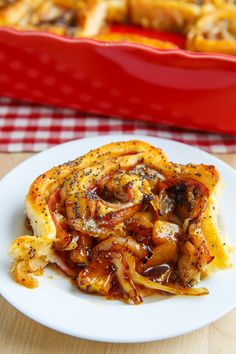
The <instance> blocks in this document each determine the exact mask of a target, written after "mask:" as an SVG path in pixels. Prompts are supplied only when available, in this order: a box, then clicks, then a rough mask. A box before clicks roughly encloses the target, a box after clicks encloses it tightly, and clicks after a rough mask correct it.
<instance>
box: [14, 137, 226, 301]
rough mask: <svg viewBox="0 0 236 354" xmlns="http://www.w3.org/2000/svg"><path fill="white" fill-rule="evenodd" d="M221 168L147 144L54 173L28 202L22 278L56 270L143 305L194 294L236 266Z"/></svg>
mask: <svg viewBox="0 0 236 354" xmlns="http://www.w3.org/2000/svg"><path fill="white" fill-rule="evenodd" d="M221 187H222V182H221V179H220V176H219V173H218V171H217V170H216V168H215V167H214V166H210V165H209V166H208V165H203V164H200V165H193V164H188V165H179V164H175V163H172V162H170V161H169V160H168V158H167V156H166V155H165V154H164V153H163V151H162V150H160V149H158V148H155V147H153V146H151V145H149V144H147V143H145V142H141V141H129V142H117V143H112V144H109V145H105V146H102V147H100V148H98V149H95V150H92V151H90V152H89V153H87V154H86V155H84V156H82V157H79V158H77V159H76V160H74V161H70V162H68V163H65V164H63V165H60V166H57V167H54V168H52V169H51V170H49V171H47V172H45V173H43V174H42V175H40V176H39V177H38V178H36V180H35V181H34V182H33V183H32V185H31V186H30V189H29V191H28V194H27V196H26V200H25V209H26V215H27V217H28V220H29V223H30V225H31V228H32V235H24V236H20V237H18V238H17V239H16V240H15V241H14V242H13V243H12V245H11V247H10V255H11V256H12V257H13V264H12V269H11V272H12V275H13V277H14V279H15V280H16V281H17V282H18V283H20V284H22V285H24V286H26V287H29V288H34V287H36V286H37V285H38V281H37V280H36V279H35V277H34V276H35V275H40V274H42V272H43V269H44V268H45V267H46V266H47V265H48V264H50V263H51V264H55V265H56V266H57V267H58V268H59V269H60V270H61V271H62V272H63V273H65V274H66V275H67V276H68V277H70V278H71V279H72V280H73V284H74V285H75V286H76V287H78V288H79V289H80V290H82V291H84V292H86V293H96V294H100V295H103V296H106V297H107V298H108V299H120V300H123V301H125V302H128V303H132V304H138V303H141V302H142V297H143V296H147V295H150V294H153V293H159V294H182V295H205V294H207V293H208V290H207V289H205V288H194V287H193V286H194V285H196V284H197V283H199V281H200V280H201V279H203V278H204V277H206V276H207V275H208V274H209V273H210V272H211V271H213V270H215V269H219V268H220V269H224V268H227V267H228V266H229V265H230V261H229V253H228V246H227V245H226V244H225V241H224V240H223V238H222V236H221V235H220V233H219V230H218V228H217V218H216V217H217V197H218V195H219V192H220V190H221Z"/></svg>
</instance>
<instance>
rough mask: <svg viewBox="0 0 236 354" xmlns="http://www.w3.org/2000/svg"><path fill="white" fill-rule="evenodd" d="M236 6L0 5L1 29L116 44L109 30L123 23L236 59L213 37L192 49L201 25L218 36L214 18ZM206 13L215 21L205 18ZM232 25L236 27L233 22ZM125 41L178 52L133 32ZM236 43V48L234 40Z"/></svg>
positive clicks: (150, 1) (116, 0)
mask: <svg viewBox="0 0 236 354" xmlns="http://www.w3.org/2000/svg"><path fill="white" fill-rule="evenodd" d="M235 4H236V3H235V0H68V1H67V0H35V1H34V0H12V1H9V0H6V1H4V0H2V1H1V2H0V25H2V26H10V27H14V28H17V29H23V30H40V31H46V32H52V33H56V34H59V35H64V36H68V37H95V39H97V40H106V41H113V40H114V39H115V40H118V37H117V36H118V35H117V36H114V37H112V36H111V35H110V33H109V25H110V24H112V23H125V24H129V25H130V26H141V27H145V28H149V29H154V30H158V31H163V30H164V31H171V32H180V33H182V34H185V35H187V37H188V40H187V45H186V48H187V49H189V50H196V51H216V52H220V53H227V54H235V51H234V49H233V48H232V47H233V45H231V44H230V45H229V47H228V49H225V47H224V45H218V46H215V44H214V43H211V41H212V39H211V36H209V37H208V41H209V45H208V46H205V45H203V46H202V45H196V46H195V45H194V44H192V38H193V37H195V35H194V33H195V32H196V31H197V32H199V27H201V25H202V24H204V26H205V24H206V23H207V22H208V21H209V27H210V26H213V28H211V29H210V32H211V33H213V32H217V33H220V32H221V31H222V21H215V20H212V19H213V18H215V17H217V16H218V15H217V14H218V9H221V10H223V11H229V12H230V11H232V12H234V11H236V6H235ZM208 14H209V16H212V17H206V16H207V15H208ZM230 22H231V24H232V26H234V24H233V19H231V20H230ZM229 32H230V31H229ZM208 33H209V31H208ZM106 35H107V36H108V37H107V38H106V37H105V36H106ZM129 37H130V38H129ZM124 39H125V40H126V41H127V40H129V41H130V42H134V41H135V42H139V43H142V44H145V45H149V46H151V47H155V48H162V49H173V48H176V46H175V45H174V44H173V45H172V46H171V44H170V43H168V45H167V46H166V45H165V44H164V43H163V41H159V42H153V40H152V39H150V40H149V38H148V37H144V38H143V36H142V35H139V36H138V35H137V34H136V37H135V40H134V37H133V36H132V34H129V33H126V34H125V35H124V38H122V37H120V38H119V40H120V41H123V40H124ZM213 41H214V39H213ZM232 42H233V44H234V43H235V38H233V39H232ZM221 44H222V43H221ZM208 49H209V50H208Z"/></svg>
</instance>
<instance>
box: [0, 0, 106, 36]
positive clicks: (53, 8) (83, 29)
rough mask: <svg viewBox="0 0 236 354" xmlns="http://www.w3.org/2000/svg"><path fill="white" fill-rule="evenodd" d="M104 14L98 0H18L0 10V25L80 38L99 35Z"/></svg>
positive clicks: (103, 4) (104, 8)
mask: <svg viewBox="0 0 236 354" xmlns="http://www.w3.org/2000/svg"><path fill="white" fill-rule="evenodd" d="M106 14H107V6H106V4H105V2H104V1H102V0H87V1H85V0H69V1H65V0H35V1H34V0H18V1H16V2H15V3H14V4H13V5H8V6H6V7H5V8H3V9H2V10H0V24H1V25H6V26H7V25H11V26H12V27H15V28H18V29H24V30H39V31H45V32H52V33H56V34H60V35H65V36H68V37H78V36H81V37H83V36H93V35H96V34H97V33H99V32H100V31H101V28H102V27H103V25H104V22H105V19H106Z"/></svg>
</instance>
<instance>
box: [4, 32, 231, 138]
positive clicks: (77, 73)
mask: <svg viewBox="0 0 236 354" xmlns="http://www.w3.org/2000/svg"><path fill="white" fill-rule="evenodd" d="M119 30H120V31H122V28H121V29H119ZM142 32H143V31H142ZM157 36H158V35H157ZM163 36H165V38H166V39H169V40H171V41H175V42H176V43H178V44H179V45H181V41H182V40H183V39H181V38H180V37H178V36H173V35H169V37H168V35H163V34H162V35H159V38H163ZM0 48H1V49H0V65H1V71H0V95H1V96H9V97H14V98H18V99H23V100H26V101H31V102H37V103H42V104H51V105H56V106H63V107H71V108H75V109H79V110H82V111H85V112H93V113H95V114H99V115H109V116H114V117H124V118H130V119H141V120H145V121H150V122H157V123H163V124H169V125H173V126H177V127H185V128H193V129H200V130H208V131H215V132H223V133H230V134H232V133H234V134H236V119H235V117H236V104H235V98H236V57H233V56H229V55H221V54H206V53H192V52H187V51H185V50H183V49H175V50H168V51H164V50H158V49H153V48H151V47H148V46H144V45H141V44H135V43H102V42H97V41H95V40H92V39H68V38H64V37H60V36H56V35H53V34H48V33H38V32H19V31H16V30H12V29H5V28H2V29H0Z"/></svg>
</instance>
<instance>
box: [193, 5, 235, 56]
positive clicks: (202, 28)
mask: <svg viewBox="0 0 236 354" xmlns="http://www.w3.org/2000/svg"><path fill="white" fill-rule="evenodd" d="M235 24H236V10H235V11H232V10H222V11H221V10H219V11H217V12H214V13H212V14H209V15H206V16H204V17H202V18H201V19H199V21H197V23H196V24H195V25H194V26H193V28H192V29H191V31H190V32H189V34H188V40H187V49H188V50H193V51H200V52H215V53H224V54H233V55H236V25H235Z"/></svg>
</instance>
